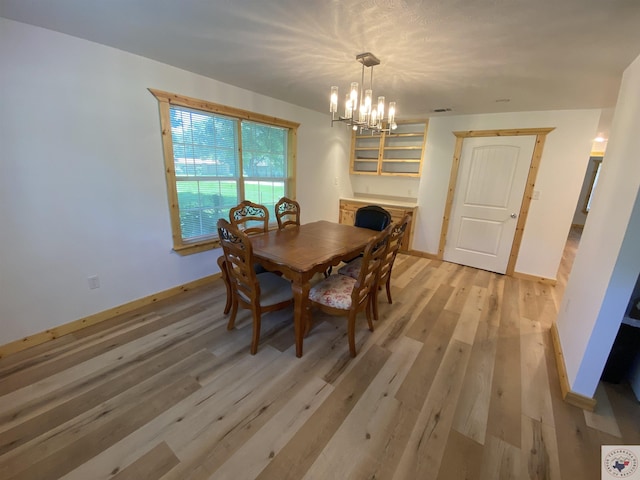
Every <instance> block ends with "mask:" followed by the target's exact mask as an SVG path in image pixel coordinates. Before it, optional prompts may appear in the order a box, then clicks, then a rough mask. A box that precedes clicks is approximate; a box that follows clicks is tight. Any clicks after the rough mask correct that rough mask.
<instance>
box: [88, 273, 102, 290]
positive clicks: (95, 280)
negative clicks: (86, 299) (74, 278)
mask: <svg viewBox="0 0 640 480" xmlns="http://www.w3.org/2000/svg"><path fill="white" fill-rule="evenodd" d="M87 283H88V284H89V290H95V289H96V288H100V278H99V277H98V276H97V275H91V276H90V277H87Z"/></svg>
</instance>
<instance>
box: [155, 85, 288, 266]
mask: <svg viewBox="0 0 640 480" xmlns="http://www.w3.org/2000/svg"><path fill="white" fill-rule="evenodd" d="M150 91H151V93H153V95H154V96H155V97H156V98H157V99H158V101H159V104H160V123H161V127H162V140H163V148H164V160H165V172H166V178H167V191H168V194H169V195H168V196H169V211H170V214H171V226H172V231H173V248H174V250H176V251H177V252H179V253H183V254H188V253H195V252H199V251H202V250H206V249H210V248H214V247H217V246H218V242H217V229H216V223H217V221H218V219H219V218H228V216H229V208H230V207H233V206H234V205H237V204H238V203H239V202H241V201H242V200H251V201H252V202H256V203H261V204H263V205H265V206H267V207H269V209H270V214H271V215H270V217H271V219H273V221H274V222H275V214H274V210H273V209H274V205H275V203H276V202H277V201H278V199H280V198H281V197H282V196H291V197H294V196H295V178H294V175H293V172H294V171H295V165H294V162H295V150H296V142H295V139H296V133H297V128H298V124H297V123H293V122H288V121H286V120H280V119H277V118H273V117H267V116H263V115H259V114H255V113H251V112H247V111H244V110H239V109H234V108H231V107H226V106H223V105H218V104H213V103H209V102H205V101H202V100H196V99H192V98H188V97H183V96H179V95H174V94H170V93H166V92H160V91H157V90H151V89H150Z"/></svg>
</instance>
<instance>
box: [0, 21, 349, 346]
mask: <svg viewBox="0 0 640 480" xmlns="http://www.w3.org/2000/svg"><path fill="white" fill-rule="evenodd" d="M0 65H2V69H1V72H0V105H1V108H0V112H1V115H0V145H1V146H2V148H1V149H0V155H1V157H0V167H1V168H2V174H1V175H0V225H1V227H0V245H1V247H2V249H1V251H0V322H1V323H0V325H1V328H0V345H1V344H5V343H8V342H10V341H12V340H16V339H18V338H22V337H24V336H27V335H30V334H33V333H37V332H41V331H44V330H46V329H47V328H51V327H55V326H58V325H62V324H64V323H68V322H71V321H73V320H76V319H78V318H81V317H84V316H87V315H91V314H94V313H97V312H100V311H103V310H106V309H109V308H112V307H115V306H118V305H122V304H125V303H127V302H130V301H133V300H135V299H137V298H141V297H145V296H147V295H151V294H154V293H157V292H161V291H164V290H167V289H169V288H171V287H174V286H177V285H181V284H184V283H187V282H190V281H193V280H196V279H199V278H202V277H205V276H207V275H210V274H212V273H216V272H217V265H216V262H215V259H216V257H217V256H218V254H219V251H209V252H203V253H200V254H195V255H189V256H180V255H177V254H175V253H173V252H172V250H171V246H172V243H171V228H170V224H169V213H168V204H167V195H166V186H165V178H164V170H163V157H162V145H161V138H160V125H159V114H158V104H157V101H156V99H155V98H154V97H153V96H152V95H151V94H150V93H149V92H148V91H147V88H149V87H151V88H157V89H160V90H166V91H169V92H174V93H180V94H183V95H187V96H191V97H196V98H201V99H205V100H209V101H212V102H217V103H221V104H225V105H229V106H233V107H237V108H242V109H246V110H251V111H254V112H258V113H262V114H266V115H273V116H276V117H280V118H284V119H287V120H291V121H294V122H299V123H301V127H300V128H299V131H298V151H297V153H298V188H297V198H298V200H299V201H300V204H301V205H302V208H303V221H304V222H309V221H313V220H318V219H331V220H335V219H336V217H337V211H338V197H339V196H340V195H346V196H349V195H351V194H352V191H351V187H350V184H349V182H348V181H346V180H345V177H346V175H345V173H344V172H346V171H348V158H349V156H348V150H349V146H350V144H349V141H350V137H349V132H346V131H345V130H343V129H339V128H333V129H332V128H331V127H330V122H329V116H328V115H322V114H319V113H316V112H312V111H310V110H307V109H303V108H299V107H296V106H294V105H291V104H287V103H284V102H281V101H278V100H275V99H272V98H268V97H264V96H261V95H257V94H255V93H252V92H249V91H246V90H241V89H239V88H236V87H233V86H230V85H226V84H223V83H220V82H216V81H213V80H210V79H207V78H205V77H202V76H199V75H194V74H192V73H189V72H186V71H183V70H180V69H177V68H173V67H169V66H167V65H164V64H161V63H158V62H155V61H152V60H149V59H146V58H142V57H139V56H136V55H132V54H128V53H125V52H122V51H119V50H116V49H113V48H109V47H105V46H101V45H98V44H95V43H91V42H87V41H84V40H80V39H77V38H74V37H70V36H66V35H62V34H59V33H56V32H52V31H49V30H44V29H40V28H36V27H31V26H28V25H24V24H21V23H17V22H12V21H9V20H5V19H2V18H0ZM336 177H339V178H340V182H339V184H338V185H337V186H336V185H334V179H335V178H336ZM89 275H99V277H100V283H101V286H100V288H99V289H96V290H89V288H88V285H87V276H89Z"/></svg>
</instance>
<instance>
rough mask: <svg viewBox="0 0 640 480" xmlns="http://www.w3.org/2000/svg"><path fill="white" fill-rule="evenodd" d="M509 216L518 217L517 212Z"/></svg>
mask: <svg viewBox="0 0 640 480" xmlns="http://www.w3.org/2000/svg"><path fill="white" fill-rule="evenodd" d="M510 216H511V218H518V214H517V213H512V214H511V215H510Z"/></svg>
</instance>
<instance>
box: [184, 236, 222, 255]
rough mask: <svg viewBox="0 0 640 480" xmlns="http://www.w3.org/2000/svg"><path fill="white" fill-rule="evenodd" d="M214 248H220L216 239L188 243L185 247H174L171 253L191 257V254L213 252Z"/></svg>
mask: <svg viewBox="0 0 640 480" xmlns="http://www.w3.org/2000/svg"><path fill="white" fill-rule="evenodd" d="M215 248H220V240H218V239H217V238H215V239H211V240H202V241H200V242H194V243H188V244H185V245H174V246H173V251H174V252H176V253H177V254H178V255H191V254H193V253H200V252H204V251H207V250H213V249H215Z"/></svg>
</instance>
